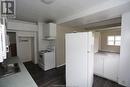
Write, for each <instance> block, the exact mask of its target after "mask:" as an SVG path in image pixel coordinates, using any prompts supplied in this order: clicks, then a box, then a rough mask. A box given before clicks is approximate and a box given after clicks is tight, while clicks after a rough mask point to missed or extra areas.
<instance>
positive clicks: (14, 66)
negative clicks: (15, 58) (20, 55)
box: [0, 60, 20, 78]
mask: <svg viewBox="0 0 130 87" xmlns="http://www.w3.org/2000/svg"><path fill="white" fill-rule="evenodd" d="M18 72H20V68H19V64H18V63H8V61H6V60H5V61H4V62H3V63H0V78H4V77H6V76H9V75H13V74H16V73H18Z"/></svg>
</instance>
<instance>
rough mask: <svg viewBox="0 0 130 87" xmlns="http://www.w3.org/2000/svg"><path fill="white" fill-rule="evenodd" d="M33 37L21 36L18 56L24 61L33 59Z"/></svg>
mask: <svg viewBox="0 0 130 87" xmlns="http://www.w3.org/2000/svg"><path fill="white" fill-rule="evenodd" d="M31 39H32V38H31V37H19V38H18V40H19V44H18V46H19V47H18V50H19V51H18V52H19V53H18V57H19V58H20V59H21V60H22V61H23V62H27V61H31V60H32V44H31Z"/></svg>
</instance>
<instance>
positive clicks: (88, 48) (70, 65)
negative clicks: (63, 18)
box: [65, 32, 94, 87]
mask: <svg viewBox="0 0 130 87" xmlns="http://www.w3.org/2000/svg"><path fill="white" fill-rule="evenodd" d="M65 39H66V86H70V87H71V86H72V87H92V84H93V53H94V52H93V38H92V33H91V32H89V33H88V32H85V33H71V34H66V38H65Z"/></svg>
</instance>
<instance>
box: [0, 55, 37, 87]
mask: <svg viewBox="0 0 130 87" xmlns="http://www.w3.org/2000/svg"><path fill="white" fill-rule="evenodd" d="M8 63H18V64H19V67H20V70H21V71H20V72H18V73H16V74H13V75H10V76H7V77H4V78H0V87H38V86H37V85H36V83H35V81H34V80H33V79H32V77H31V75H30V74H29V72H28V71H27V69H26V68H25V66H24V64H23V63H22V62H21V61H20V60H19V58H17V57H13V58H9V60H8Z"/></svg>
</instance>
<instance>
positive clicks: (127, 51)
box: [119, 12, 130, 87]
mask: <svg viewBox="0 0 130 87" xmlns="http://www.w3.org/2000/svg"><path fill="white" fill-rule="evenodd" d="M121 35H122V37H121V38H122V40H121V51H120V68H119V83H120V84H123V85H126V86H127V87H130V68H129V66H130V12H129V13H125V14H123V15H122V29H121Z"/></svg>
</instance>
